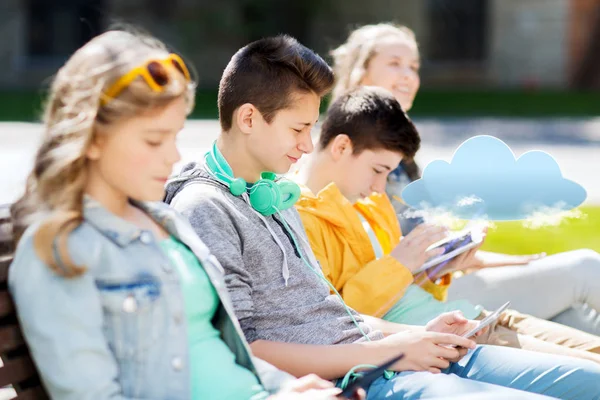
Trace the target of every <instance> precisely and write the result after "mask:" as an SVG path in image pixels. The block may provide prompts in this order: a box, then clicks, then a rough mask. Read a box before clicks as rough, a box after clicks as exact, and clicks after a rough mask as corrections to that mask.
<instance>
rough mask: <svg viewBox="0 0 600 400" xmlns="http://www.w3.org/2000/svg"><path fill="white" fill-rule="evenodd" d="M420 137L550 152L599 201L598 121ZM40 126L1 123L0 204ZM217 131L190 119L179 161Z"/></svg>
mask: <svg viewBox="0 0 600 400" xmlns="http://www.w3.org/2000/svg"><path fill="white" fill-rule="evenodd" d="M416 124H417V127H418V128H419V131H420V132H421V135H422V137H423V146H422V150H421V151H419V155H418V157H417V161H418V162H419V163H420V164H421V165H422V166H424V165H426V164H427V163H428V162H429V161H432V160H435V159H445V160H447V161H450V159H451V158H452V154H453V153H454V151H455V150H456V148H457V147H458V146H459V145H460V143H462V141H464V140H465V139H468V138H469V137H472V136H474V135H478V134H489V135H494V136H496V137H498V138H500V139H502V140H504V141H505V142H506V143H507V144H508V145H509V146H510V147H511V149H512V150H513V152H514V153H515V155H516V156H517V157H518V156H519V155H521V154H523V153H524V152H526V151H530V150H543V151H546V152H548V153H550V154H551V155H552V156H553V157H554V158H555V159H556V160H557V162H558V164H559V165H560V167H561V170H562V173H563V176H564V177H566V178H568V179H571V180H574V181H576V182H578V183H579V184H581V185H582V186H583V187H584V188H585V189H586V190H587V192H588V200H587V203H588V204H590V203H591V204H599V205H600V179H599V178H598V172H596V171H598V170H599V169H600V168H599V167H600V161H599V160H600V119H557V120H522V119H510V120H509V119H476V120H470V119H441V120H438V119H425V120H416ZM41 128H42V127H41V125H39V124H28V123H0V204H1V203H6V202H10V201H13V200H15V199H16V198H17V196H18V195H19V194H20V193H21V191H22V187H23V182H24V180H25V177H26V176H27V173H28V172H29V170H30V169H31V166H32V162H33V158H34V155H35V149H36V147H37V144H38V143H39V141H40V139H41V133H42V129H41ZM218 133H219V125H218V123H217V121H214V120H192V121H188V123H187V125H186V128H185V129H184V131H183V132H182V133H181V137H180V140H179V143H180V148H181V152H182V156H183V159H184V161H183V162H185V161H187V160H193V159H195V158H199V157H200V156H201V155H202V154H203V153H204V152H205V151H206V150H207V149H208V147H209V146H210V144H211V143H212V141H213V140H214V139H215V138H216V136H217V135H218Z"/></svg>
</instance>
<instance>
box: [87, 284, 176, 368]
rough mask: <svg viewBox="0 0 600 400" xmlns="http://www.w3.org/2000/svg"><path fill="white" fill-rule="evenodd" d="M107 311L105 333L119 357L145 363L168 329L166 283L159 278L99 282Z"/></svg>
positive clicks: (101, 298) (103, 306)
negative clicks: (164, 295)
mask: <svg viewBox="0 0 600 400" xmlns="http://www.w3.org/2000/svg"><path fill="white" fill-rule="evenodd" d="M96 286H97V287H98V290H99V292H100V300H101V302H102V308H103V311H104V319H105V320H104V332H105V335H106V337H107V339H108V343H109V346H111V347H112V350H113V352H114V354H115V357H116V358H117V359H118V360H129V361H137V362H144V361H145V360H146V358H147V353H148V351H149V350H150V349H152V347H153V346H154V345H155V344H156V343H158V342H159V341H160V340H161V339H162V337H163V336H165V334H166V332H165V331H164V328H165V327H166V326H167V324H166V306H165V302H164V299H163V298H162V296H163V295H162V290H163V285H162V283H161V281H160V280H159V279H158V278H157V277H152V276H146V277H135V278H133V279H132V280H130V281H119V282H107V281H96Z"/></svg>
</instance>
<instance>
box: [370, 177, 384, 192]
mask: <svg viewBox="0 0 600 400" xmlns="http://www.w3.org/2000/svg"><path fill="white" fill-rule="evenodd" d="M386 184H387V174H380V175H378V176H376V177H375V179H374V180H373V183H372V184H371V191H373V192H376V193H384V192H385V187H386Z"/></svg>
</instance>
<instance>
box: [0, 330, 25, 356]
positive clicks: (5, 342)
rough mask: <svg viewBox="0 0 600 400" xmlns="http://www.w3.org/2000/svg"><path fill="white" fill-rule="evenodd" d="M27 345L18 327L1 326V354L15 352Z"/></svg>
mask: <svg viewBox="0 0 600 400" xmlns="http://www.w3.org/2000/svg"><path fill="white" fill-rule="evenodd" d="M23 344H25V340H24V339H23V335H22V334H21V329H19V326H18V325H2V326H0V353H4V352H6V351H10V350H14V349H16V348H17V347H20V346H22V345H23Z"/></svg>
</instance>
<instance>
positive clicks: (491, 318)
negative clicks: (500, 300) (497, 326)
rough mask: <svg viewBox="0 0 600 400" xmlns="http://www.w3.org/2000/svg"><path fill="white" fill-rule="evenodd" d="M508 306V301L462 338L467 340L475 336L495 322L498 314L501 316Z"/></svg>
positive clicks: (498, 316)
mask: <svg viewBox="0 0 600 400" xmlns="http://www.w3.org/2000/svg"><path fill="white" fill-rule="evenodd" d="M508 306H510V301H507V302H506V303H504V304H503V305H502V306H501V307H500V308H499V309H497V310H496V311H494V312H493V313H491V314H490V315H488V316H487V317H485V318H484V319H482V320H481V322H480V323H479V324H478V325H477V326H476V327H475V328H473V329H471V330H470V331H469V332H467V333H465V334H464V335H462V336H463V337H464V338H467V339H468V338H471V337H473V336H475V335H476V334H477V333H478V332H479V331H480V330H482V329H483V328H485V327H487V326H490V325H491V324H493V323H494V322H496V321H497V320H498V318H500V314H502V313H503V312H504V310H506V309H507V308H508Z"/></svg>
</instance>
